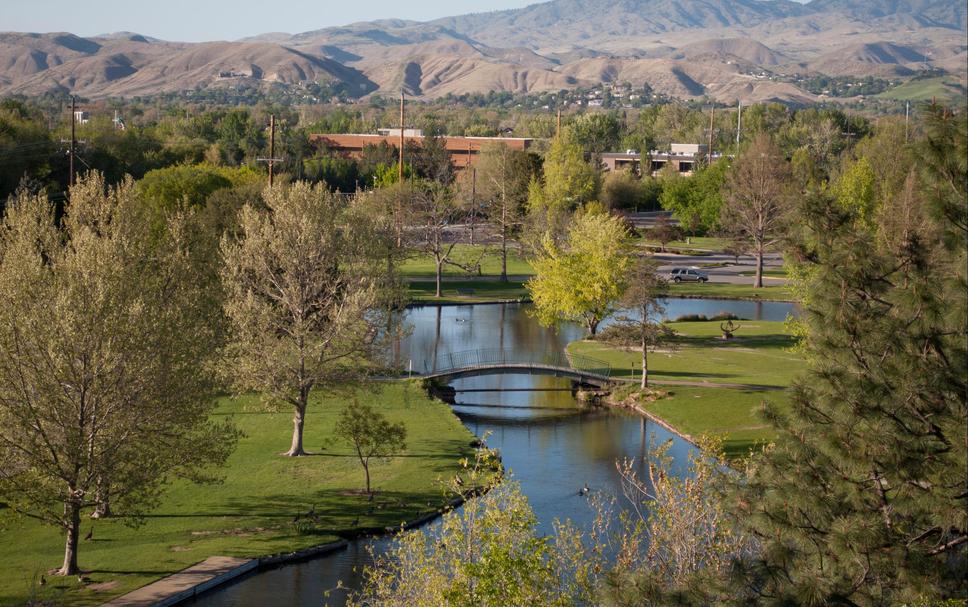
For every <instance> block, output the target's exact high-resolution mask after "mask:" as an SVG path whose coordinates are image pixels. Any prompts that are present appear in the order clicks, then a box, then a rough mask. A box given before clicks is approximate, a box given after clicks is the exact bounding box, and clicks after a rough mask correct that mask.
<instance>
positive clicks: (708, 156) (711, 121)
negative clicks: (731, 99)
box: [706, 105, 716, 166]
mask: <svg viewBox="0 0 968 607" xmlns="http://www.w3.org/2000/svg"><path fill="white" fill-rule="evenodd" d="M715 118H716V106H715V105H714V106H712V107H711V108H710V109H709V149H707V150H706V166H709V165H711V164H712V163H713V127H714V125H715Z"/></svg>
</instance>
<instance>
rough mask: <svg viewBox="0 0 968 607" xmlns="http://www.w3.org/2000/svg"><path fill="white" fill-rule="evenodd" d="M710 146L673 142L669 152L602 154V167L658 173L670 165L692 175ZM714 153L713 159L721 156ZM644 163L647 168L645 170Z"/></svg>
mask: <svg viewBox="0 0 968 607" xmlns="http://www.w3.org/2000/svg"><path fill="white" fill-rule="evenodd" d="M707 149H708V148H707V147H706V146H705V145H703V144H701V143H673V144H672V145H671V146H670V148H669V151H668V152H660V151H658V150H652V151H651V152H649V153H648V154H646V155H643V154H640V153H639V152H636V151H635V150H628V151H627V152H624V153H621V152H610V153H605V154H602V156H601V162H602V168H603V169H604V170H606V171H630V172H631V173H632V174H633V175H638V176H640V177H641V176H642V175H653V176H654V175H656V174H658V173H659V172H660V171H663V170H665V169H666V167H668V166H670V165H671V166H672V168H673V170H674V171H675V172H677V173H679V174H680V175H686V176H688V175H692V174H693V172H694V171H695V170H696V166H697V165H698V163H700V162H705V161H706V150H707ZM719 157H720V155H719V154H713V159H716V158H719ZM643 163H644V164H645V169H646V170H644V171H643Z"/></svg>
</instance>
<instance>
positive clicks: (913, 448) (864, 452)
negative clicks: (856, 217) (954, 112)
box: [734, 112, 968, 605]
mask: <svg viewBox="0 0 968 607" xmlns="http://www.w3.org/2000/svg"><path fill="white" fill-rule="evenodd" d="M939 118H941V119H943V118H944V117H943V116H942V115H941V113H940V112H939ZM963 120H964V118H963V117H958V118H954V119H952V121H951V122H949V123H948V124H950V125H951V126H955V125H958V122H959V121H963ZM937 135H938V138H937V139H935V140H934V141H933V142H932V144H933V145H937V146H938V149H939V150H940V149H941V147H942V146H943V148H944V150H945V152H944V153H943V154H939V155H938V156H936V157H935V159H936V160H942V162H940V163H934V162H927V163H925V171H924V180H925V186H924V188H925V190H926V191H925V194H927V195H928V199H929V202H930V193H932V192H945V194H944V199H945V200H946V201H949V202H950V203H951V206H950V207H947V208H949V209H950V210H951V211H952V214H951V215H948V214H945V213H939V214H938V215H937V216H936V219H935V221H934V222H928V223H921V224H912V225H910V226H909V229H907V230H905V231H902V232H898V233H896V238H897V239H898V242H894V243H890V242H880V243H879V242H878V241H877V240H876V239H875V238H874V237H873V236H872V235H871V234H869V233H868V232H866V231H858V230H856V229H855V227H854V226H853V218H852V217H851V216H850V215H849V214H846V213H844V212H843V211H842V210H841V209H840V208H839V205H837V204H836V203H834V202H833V201H830V200H828V199H826V198H823V197H818V198H814V199H810V200H809V201H807V203H806V204H805V205H804V208H803V210H802V216H801V221H802V223H803V224H804V225H805V226H807V228H808V237H809V241H808V244H806V245H804V246H805V247H806V248H807V249H808V252H809V254H808V255H805V256H804V258H805V261H804V263H805V264H806V265H808V266H811V267H813V268H816V269H817V271H814V272H808V273H806V274H805V276H806V279H807V280H808V281H809V282H808V288H809V293H810V295H809V298H808V300H807V302H806V304H805V307H806V310H805V324H806V326H807V329H808V332H807V340H806V343H805V348H806V352H807V361H808V367H807V375H806V377H805V378H804V379H803V380H802V381H798V382H797V383H796V384H795V388H794V392H793V396H792V407H791V409H790V411H789V412H788V413H782V412H780V411H778V410H777V409H776V408H773V407H767V408H766V409H765V410H764V415H765V419H766V420H767V421H769V422H770V423H771V424H772V425H773V426H774V427H775V428H776V431H777V435H778V438H777V441H776V446H775V448H774V449H771V450H769V451H767V452H766V453H765V454H764V455H763V456H762V457H760V458H756V459H755V460H754V462H753V468H752V470H751V473H750V474H749V475H748V476H747V477H746V478H745V480H744V482H743V483H742V485H741V486H738V487H737V488H736V493H737V495H736V501H735V504H736V507H737V508H738V512H739V513H740V516H742V517H743V518H745V519H746V520H747V521H748V522H749V523H748V524H749V528H750V530H751V531H752V532H753V533H754V534H755V535H756V537H757V540H758V542H759V543H760V546H761V548H760V550H759V551H758V552H757V554H756V555H755V557H753V558H751V559H749V560H747V561H746V563H745V564H746V567H745V568H744V570H743V571H744V576H743V577H742V583H741V584H740V585H738V586H736V587H735V589H734V592H735V593H736V594H738V595H740V596H742V595H748V596H753V597H767V596H768V597H770V599H769V600H771V601H774V602H780V603H782V602H789V603H803V602H806V601H809V602H811V603H814V604H824V603H826V604H829V603H832V602H839V603H847V602H849V603H852V604H855V605H893V604H898V603H904V602H916V601H918V600H920V599H922V598H924V597H929V598H930V599H931V600H943V599H946V598H954V597H963V596H964V595H965V592H966V587H965V579H966V577H965V574H966V571H965V544H964V542H965V540H966V538H968V514H966V510H965V496H966V489H968V487H966V479H965V475H964V470H965V467H966V465H968V462H966V455H968V453H966V452H968V436H966V423H965V422H966V419H968V396H966V394H968V391H966V381H965V368H966V367H968V347H966V344H965V340H964V335H965V332H966V330H968V302H966V282H965V267H966V259H965V249H964V234H965V231H964V227H963V225H959V224H958V223H956V222H955V221H953V220H954V219H956V218H957V217H959V216H961V215H960V214H961V213H962V212H963V210H964V208H965V205H966V204H968V203H966V202H965V200H966V198H965V196H966V192H965V187H966V186H965V181H964V179H963V178H962V179H961V180H960V181H958V182H953V181H951V179H950V174H949V173H947V172H946V167H964V166H965V164H966V157H965V146H964V144H963V143H962V142H961V141H960V140H956V139H955V138H956V137H958V136H959V135H958V129H957V127H956V128H951V129H950V130H947V131H941V132H940V133H938V134H937ZM956 170H957V169H956ZM962 177H963V174H962ZM942 184H943V185H942ZM953 184H957V185H956V187H955V188H952V187H951V186H952V185H953ZM913 200H914V201H915V203H916V202H917V199H913ZM915 211H916V209H915ZM939 233H941V234H948V235H949V237H950V238H951V239H954V240H959V239H960V243H959V244H960V245H961V246H955V247H952V248H951V249H946V248H945V247H943V246H941V245H939ZM805 488H808V490H805Z"/></svg>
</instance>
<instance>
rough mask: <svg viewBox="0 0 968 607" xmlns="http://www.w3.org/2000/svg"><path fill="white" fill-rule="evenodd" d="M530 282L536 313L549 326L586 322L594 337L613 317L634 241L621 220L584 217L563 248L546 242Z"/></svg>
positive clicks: (598, 216) (624, 280) (579, 220)
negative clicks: (534, 274) (631, 240)
mask: <svg viewBox="0 0 968 607" xmlns="http://www.w3.org/2000/svg"><path fill="white" fill-rule="evenodd" d="M543 249H544V250H543V251H542V253H541V254H539V255H538V257H537V258H536V259H535V261H534V263H533V265H534V268H535V271H536V272H537V276H535V277H534V278H533V279H531V280H529V281H528V282H527V283H526V286H527V288H528V291H529V292H530V293H531V298H532V299H533V300H534V304H535V314H536V315H537V317H538V320H539V321H540V322H541V323H542V324H544V325H548V326H550V325H554V324H557V323H558V322H561V321H564V320H571V321H576V322H581V323H582V324H584V325H585V326H586V328H588V330H589V331H590V332H591V333H593V334H594V333H595V332H596V330H597V328H598V324H599V323H600V322H601V321H602V320H603V319H605V318H606V317H608V316H609V315H611V314H612V312H613V311H614V309H615V304H616V302H617V301H618V299H619V298H620V297H621V296H622V293H623V292H624V291H625V287H626V284H627V279H628V278H627V275H628V272H629V270H630V269H631V266H632V255H631V251H630V246H629V236H628V232H627V231H626V229H625V226H624V225H623V224H622V221H621V219H620V218H618V217H613V216H610V215H604V214H600V213H583V214H580V215H579V216H577V217H576V219H575V222H574V224H573V225H572V226H571V228H570V229H569V230H568V235H567V239H566V242H565V243H564V244H563V246H562V247H558V246H557V245H555V244H554V243H553V242H552V240H551V239H550V238H545V240H544V243H543Z"/></svg>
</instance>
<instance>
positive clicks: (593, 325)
mask: <svg viewBox="0 0 968 607" xmlns="http://www.w3.org/2000/svg"><path fill="white" fill-rule="evenodd" d="M599 322H600V321H599V320H597V319H594V318H589V319H588V320H587V321H585V324H586V325H587V326H588V332H589V333H591V334H592V336H593V337H594V336H595V335H596V334H597V333H598V323H599Z"/></svg>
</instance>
